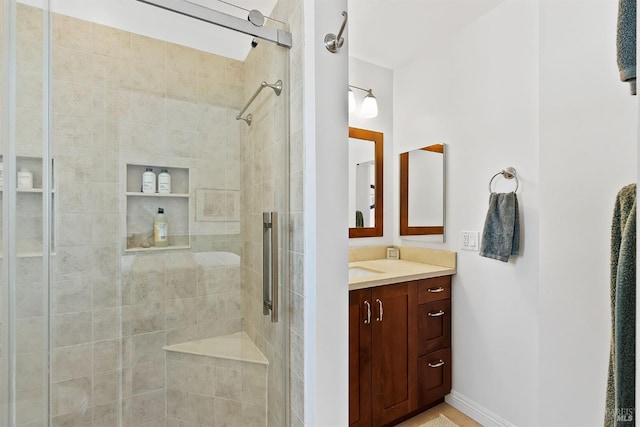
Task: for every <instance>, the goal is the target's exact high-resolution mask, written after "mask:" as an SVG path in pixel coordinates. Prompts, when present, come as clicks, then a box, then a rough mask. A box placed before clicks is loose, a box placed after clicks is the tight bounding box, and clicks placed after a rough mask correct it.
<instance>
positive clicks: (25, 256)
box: [0, 252, 56, 259]
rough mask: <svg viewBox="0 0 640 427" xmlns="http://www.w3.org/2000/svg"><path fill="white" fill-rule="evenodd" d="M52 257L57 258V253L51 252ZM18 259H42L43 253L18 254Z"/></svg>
mask: <svg viewBox="0 0 640 427" xmlns="http://www.w3.org/2000/svg"><path fill="white" fill-rule="evenodd" d="M50 255H51V256H55V255H56V253H55V252H51V254H50ZM16 257H17V258H40V257H42V252H18V253H17V254H16ZM3 258H4V254H2V253H0V259H3Z"/></svg>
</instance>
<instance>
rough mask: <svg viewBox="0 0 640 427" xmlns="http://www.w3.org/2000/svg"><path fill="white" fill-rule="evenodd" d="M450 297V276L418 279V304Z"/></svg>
mask: <svg viewBox="0 0 640 427" xmlns="http://www.w3.org/2000/svg"><path fill="white" fill-rule="evenodd" d="M449 298H451V276H442V277H434V278H433V279H422V280H419V281H418V304H424V303H427V302H433V301H439V300H443V299H449Z"/></svg>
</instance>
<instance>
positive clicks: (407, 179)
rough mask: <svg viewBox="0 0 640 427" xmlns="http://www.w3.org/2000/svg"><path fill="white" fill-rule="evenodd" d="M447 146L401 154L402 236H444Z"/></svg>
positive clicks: (431, 147)
mask: <svg viewBox="0 0 640 427" xmlns="http://www.w3.org/2000/svg"><path fill="white" fill-rule="evenodd" d="M444 178H445V145H444V144H434V145H430V146H428V147H423V148H419V149H417V150H413V151H409V152H408V153H402V154H400V235H401V236H412V235H429V234H432V235H438V234H442V235H443V236H444V218H445V179H444Z"/></svg>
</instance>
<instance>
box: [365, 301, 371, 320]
mask: <svg viewBox="0 0 640 427" xmlns="http://www.w3.org/2000/svg"><path fill="white" fill-rule="evenodd" d="M364 303H365V304H366V305H367V318H366V319H364V324H365V325H368V324H369V323H371V303H370V302H369V301H365V302H364Z"/></svg>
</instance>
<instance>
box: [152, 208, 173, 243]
mask: <svg viewBox="0 0 640 427" xmlns="http://www.w3.org/2000/svg"><path fill="white" fill-rule="evenodd" d="M153 243H154V244H155V246H156V247H157V248H161V247H166V246H169V223H168V222H167V217H166V216H165V215H164V209H162V208H158V213H157V214H156V217H155V219H154V221H153Z"/></svg>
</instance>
